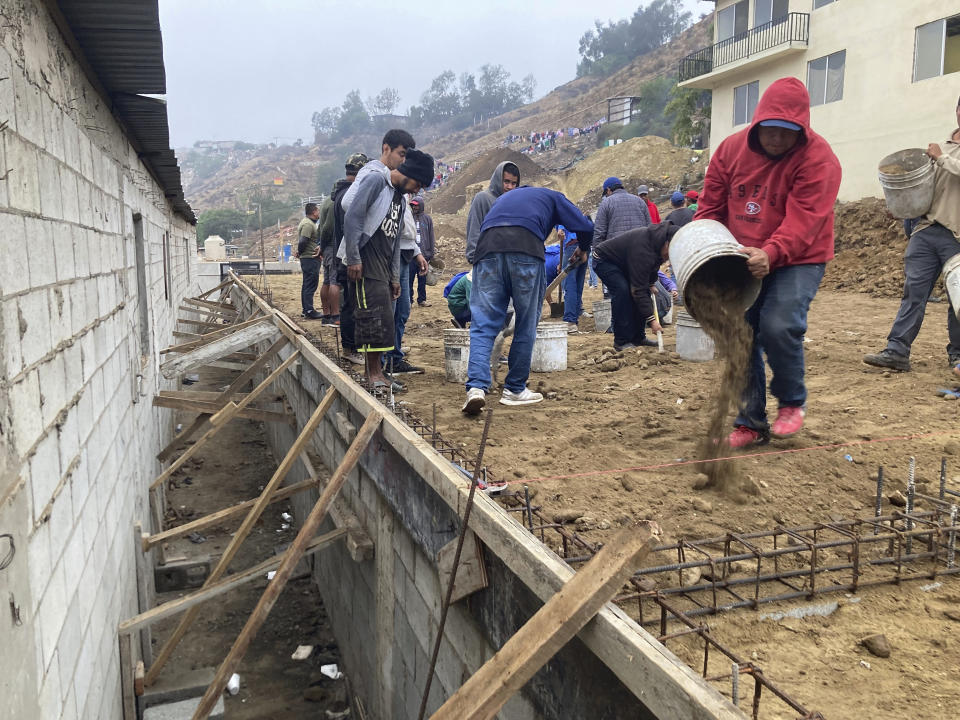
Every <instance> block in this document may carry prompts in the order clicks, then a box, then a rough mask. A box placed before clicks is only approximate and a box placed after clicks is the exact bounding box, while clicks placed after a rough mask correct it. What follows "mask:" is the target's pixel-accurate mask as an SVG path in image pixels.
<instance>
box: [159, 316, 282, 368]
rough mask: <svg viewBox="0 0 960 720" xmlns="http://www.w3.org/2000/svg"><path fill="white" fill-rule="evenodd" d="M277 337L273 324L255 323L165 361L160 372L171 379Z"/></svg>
mask: <svg viewBox="0 0 960 720" xmlns="http://www.w3.org/2000/svg"><path fill="white" fill-rule="evenodd" d="M278 336H279V333H278V331H277V328H276V327H275V326H274V325H273V323H269V322H264V323H257V324H255V325H251V326H250V327H245V328H242V329H240V330H236V331H234V332H232V333H230V334H228V335H224V336H223V337H221V338H217V339H216V340H214V341H213V342H211V343H207V344H206V345H204V346H202V347H198V348H196V349H195V350H191V351H189V352H186V353H183V354H182V355H178V356H177V357H175V358H172V359H170V360H167V361H166V362H164V363H163V364H162V365H160V372H161V374H162V375H163V376H164V377H165V378H168V379H172V378H175V377H177V376H179V375H182V374H183V373H186V372H189V371H191V370H196V369H197V368H201V367H203V366H204V365H209V364H210V363H211V362H213V361H215V360H219V359H220V358H222V357H223V356H224V355H229V354H230V353H233V352H236V351H237V350H243V349H244V348H248V347H250V346H251V345H255V344H257V343H259V342H263V341H264V340H273V339H274V338H276V337H278Z"/></svg>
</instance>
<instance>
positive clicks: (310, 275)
mask: <svg viewBox="0 0 960 720" xmlns="http://www.w3.org/2000/svg"><path fill="white" fill-rule="evenodd" d="M300 269H301V270H302V271H303V284H302V285H301V286H300V307H301V308H302V309H303V312H304V314H306V313H308V312H312V311H313V296H314V294H316V292H317V286H318V285H319V284H320V260H318V259H317V258H300Z"/></svg>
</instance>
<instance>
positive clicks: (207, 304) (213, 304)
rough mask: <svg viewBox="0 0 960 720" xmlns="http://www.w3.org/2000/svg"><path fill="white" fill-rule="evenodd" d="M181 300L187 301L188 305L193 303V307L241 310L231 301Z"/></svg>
mask: <svg viewBox="0 0 960 720" xmlns="http://www.w3.org/2000/svg"><path fill="white" fill-rule="evenodd" d="M181 302H183V303H186V304H187V305H192V306H193V307H201V308H214V309H217V308H226V309H228V310H232V311H233V312H239V310H237V308H236V306H235V305H233V304H232V303H229V302H217V301H216V300H198V299H197V298H184V299H183V300H181Z"/></svg>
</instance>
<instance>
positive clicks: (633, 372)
mask: <svg viewBox="0 0 960 720" xmlns="http://www.w3.org/2000/svg"><path fill="white" fill-rule="evenodd" d="M452 271H453V268H451V267H449V266H448V269H447V271H446V274H447V275H449V274H450V273H451V272H452ZM442 282H443V281H442ZM442 282H441V284H440V285H438V286H436V287H432V288H429V293H428V297H429V300H430V301H431V302H432V307H428V308H418V307H415V308H414V309H413V313H412V316H411V319H410V322H409V323H408V325H407V334H406V336H405V339H404V344H405V345H408V346H409V347H410V348H411V351H410V356H409V357H410V360H411V362H413V363H414V364H416V365H420V366H423V367H425V368H426V372H425V374H423V375H408V376H404V377H403V378H402V379H403V382H405V383H406V384H407V391H406V392H405V393H402V394H400V395H399V396H398V399H399V400H402V401H403V402H406V403H407V404H408V406H409V408H410V409H411V410H413V411H414V412H415V413H416V414H418V415H419V416H421V417H423V418H430V417H431V415H432V412H433V406H434V405H436V412H437V424H438V429H439V430H440V432H441V433H442V434H443V435H444V436H445V437H447V438H448V439H456V440H458V441H459V442H461V443H462V444H463V446H464V448H466V449H469V450H470V451H471V452H472V450H473V449H474V448H475V447H476V445H477V443H478V442H479V437H480V433H481V429H482V420H480V419H477V418H471V417H466V416H464V415H463V414H462V413H461V412H460V406H461V404H462V402H463V397H464V389H463V386H462V385H460V384H455V383H450V382H447V381H446V379H445V376H444V368H443V340H442V335H443V329H444V328H446V327H450V323H449V313H448V311H447V309H446V304H445V302H444V301H443V299H442V298H441V297H440V293H441V289H442ZM271 287H272V290H273V293H274V300H275V302H276V303H277V304H278V305H279V306H281V307H284V308H285V309H287V310H288V311H291V315H294V314H296V311H297V307H296V302H297V298H298V293H299V277H298V276H293V277H286V278H276V279H273V278H272V279H271ZM599 298H600V293H599V290H594V289H590V288H587V289H586V291H585V295H584V306H585V308H586V309H587V310H589V309H591V307H592V302H593V301H594V300H598V299H599ZM897 304H898V302H897V301H896V300H891V299H888V298H874V297H870V296H868V295H866V294H861V293H857V292H836V291H830V290H822V291H821V292H820V293H819V295H818V296H817V298H816V300H815V302H814V304H813V307H812V310H811V313H810V323H809V331H808V333H807V338H806V340H807V343H806V346H805V347H806V352H807V355H806V357H807V384H808V389H809V393H810V397H809V403H808V413H809V414H808V417H807V423H806V427H805V428H804V430H803V431H802V432H801V433H800V434H799V435H797V436H796V437H795V438H793V439H790V440H781V441H776V440H775V441H774V442H773V443H772V444H771V445H770V446H768V447H765V448H761V450H762V451H764V452H769V453H770V454H764V455H761V456H758V457H750V458H745V459H743V460H742V461H739V462H738V463H737V464H738V466H739V471H740V472H741V473H742V474H743V475H745V476H747V477H748V478H750V479H751V480H753V482H754V484H755V486H756V488H757V490H758V491H759V494H758V495H756V496H753V497H745V496H740V497H736V498H734V497H729V496H726V495H723V494H720V493H718V492H717V491H714V490H696V489H694V486H695V484H696V482H697V480H698V473H697V471H696V469H695V468H694V466H692V465H689V464H688V465H673V466H669V467H659V468H657V469H645V470H644V469H637V468H650V466H661V465H670V464H671V463H675V462H676V461H684V460H691V459H694V458H693V453H694V451H695V447H696V444H697V440H698V438H699V436H700V435H701V434H702V432H703V431H704V427H705V423H706V417H707V411H708V403H709V400H710V397H711V386H712V385H713V383H714V382H715V380H716V378H717V376H718V370H719V363H718V362H717V361H713V362H708V363H691V362H686V361H683V360H680V359H679V357H678V356H677V355H676V354H675V353H673V352H672V351H673V350H674V347H675V345H674V343H675V328H674V327H672V326H670V327H668V328H667V330H666V334H665V342H666V350H667V353H666V354H664V355H659V354H658V353H657V352H656V348H652V349H651V348H643V349H640V350H635V351H627V352H625V353H614V352H613V348H612V344H613V343H612V336H611V335H609V334H598V333H595V332H593V321H592V320H591V319H589V318H582V319H581V323H580V327H581V329H582V331H583V332H581V333H580V334H578V335H572V336H570V337H569V338H568V340H569V343H568V369H567V370H566V371H565V372H558V373H551V374H533V375H532V376H531V378H530V386H531V387H532V388H534V389H536V390H538V391H540V392H543V393H545V395H546V400H545V401H544V402H543V403H542V404H540V405H537V406H534V407H527V408H508V407H504V406H501V405H497V406H496V409H495V412H494V419H493V426H492V428H491V433H490V441H489V442H488V446H487V451H486V457H485V459H486V461H487V462H488V463H489V467H490V470H491V471H492V473H493V474H494V475H495V477H497V478H499V479H500V480H506V481H507V482H509V483H511V484H512V485H513V486H514V488H516V487H522V486H523V485H526V486H528V487H529V488H530V490H531V492H532V493H534V494H535V496H536V497H535V501H536V502H537V503H539V504H541V505H542V506H543V507H544V512H545V514H546V515H547V516H548V517H552V516H553V515H555V514H557V513H559V512H561V511H572V510H573V511H579V514H581V515H583V516H584V517H582V518H581V520H580V521H579V522H578V523H577V525H576V529H577V531H578V532H580V533H582V534H583V535H584V536H585V537H586V538H588V539H589V540H591V541H593V542H602V541H603V539H604V538H605V537H606V536H607V535H608V534H609V533H610V532H612V531H613V529H615V528H617V527H620V526H623V525H625V524H628V523H629V522H631V521H633V520H636V519H640V518H651V519H655V520H656V521H658V522H659V523H660V524H661V525H662V526H663V528H664V530H665V533H666V535H667V537H668V538H669V539H670V540H672V541H675V540H677V539H679V538H681V537H683V538H688V539H693V538H698V537H710V536H716V535H722V534H723V533H724V532H726V531H727V530H733V531H735V532H749V531H757V530H765V529H772V528H773V527H774V526H776V525H777V524H782V525H785V526H798V525H803V524H806V523H811V522H829V521H831V520H836V519H838V518H841V517H843V518H854V517H867V516H870V515H871V514H872V508H873V502H874V500H873V498H874V494H875V489H876V483H875V479H872V478H871V476H873V475H874V473H875V472H876V470H877V467H878V466H879V465H882V466H883V467H884V471H885V477H886V478H887V487H888V488H889V489H890V490H891V491H892V490H894V489H900V490H904V489H905V486H906V477H907V466H908V459H909V457H910V456H911V455H912V456H915V457H916V460H917V481H918V486H919V487H920V488H921V490H920V491H921V492H923V491H924V490H923V489H924V488H925V489H926V491H927V492H932V493H934V494H935V492H936V487H937V481H938V474H939V468H940V459H941V457H942V456H946V457H947V462H948V477H949V478H950V479H949V481H948V487H952V488H954V489H958V490H960V443H958V435H960V432H958V431H957V416H958V409H960V405H958V403H957V402H951V401H947V400H942V399H940V398H939V397H938V396H937V395H936V390H937V388H939V387H945V386H950V387H952V386H954V385H956V384H957V381H956V379H955V378H952V377H951V375H950V373H949V368H948V366H947V360H946V353H945V350H944V346H945V343H946V333H945V328H944V325H945V317H944V315H945V313H946V311H947V305H946V304H945V303H941V304H939V305H937V304H931V305H930V306H929V312H928V317H927V322H926V323H925V325H924V328H923V330H922V332H921V333H920V336H919V338H918V339H917V341H916V343H915V344H914V348H913V356H912V363H913V368H914V369H913V371H912V372H910V373H903V374H900V373H889V372H883V371H881V370H878V369H875V368H871V367H868V366H866V365H864V364H863V363H862V362H861V358H862V355H863V354H864V353H866V352H873V351H877V350H879V349H880V348H882V347H883V346H884V342H885V335H886V332H887V330H888V329H889V325H890V322H891V321H892V318H893V316H894V314H895V312H896V308H897ZM302 322H304V323H305V324H306V326H307V327H310V329H311V330H312V331H317V328H316V327H313V326H314V325H318V324H319V323H316V322H311V321H302ZM323 332H331V331H330V330H329V329H325V330H324V331H323ZM501 379H502V376H501ZM489 397H490V398H491V400H494V401H495V399H496V395H491V396H489ZM929 434H933V435H932V436H928V437H922V438H916V439H912V440H908V441H905V440H896V441H886V440H885V439H886V438H891V437H899V436H913V435H929ZM837 443H862V444H858V445H853V446H849V447H843V448H833V449H831V448H823V449H819V448H818V447H817V446H821V445H832V444H837ZM784 450H791V451H800V452H790V453H786V454H776V453H777V452H779V451H784ZM848 455H849V459H848V458H847V457H846V456H848ZM703 501H706V502H705V503H704V502H703ZM695 503H696V507H695ZM921 507H922V505H921ZM887 508H888V509H889V506H887ZM840 597H841V599H843V598H842V596H840ZM827 599H828V600H829V599H832V598H829V597H828V598H827ZM860 599H861V601H860V602H859V604H855V605H852V604H851V605H847V606H845V607H843V608H842V609H841V610H840V611H839V612H837V613H835V614H834V615H832V616H830V617H827V618H820V617H818V618H811V619H804V620H786V621H782V622H775V621H769V620H766V621H761V620H759V615H761V614H762V613H756V612H754V611H751V610H742V611H736V612H731V613H727V614H725V615H723V616H720V617H717V618H709V619H708V620H707V621H706V622H707V623H708V624H709V626H710V627H711V628H713V629H714V630H715V632H714V634H715V636H716V637H718V638H719V639H720V640H721V642H724V643H726V644H728V645H729V646H730V647H731V648H733V649H734V650H735V651H736V652H738V653H740V654H741V655H744V656H749V655H750V654H751V653H752V652H756V653H757V662H758V664H759V665H760V666H761V667H763V669H764V671H765V673H766V675H767V676H768V677H769V678H771V679H772V680H773V681H774V682H776V683H778V684H781V685H782V686H783V687H784V689H785V690H787V692H789V693H790V694H792V695H793V696H794V697H796V698H797V699H799V700H800V701H801V702H803V703H804V704H806V706H807V707H808V708H812V709H818V710H821V711H822V712H823V713H824V715H825V716H826V717H827V718H831V719H833V718H856V717H873V718H895V717H897V718H899V717H901V716H902V712H903V710H902V709H903V707H904V705H905V701H906V702H907V703H908V706H909V707H910V708H911V711H912V714H915V715H917V716H919V717H941V716H943V707H944V704H945V703H951V702H952V701H954V702H955V701H956V699H957V697H960V682H958V680H957V679H956V677H955V675H953V674H950V675H949V677H948V676H947V673H946V671H945V670H944V668H950V667H956V666H957V665H958V663H960V646H958V645H957V643H956V641H955V640H953V639H949V638H952V637H955V634H956V630H957V627H956V625H955V624H953V621H951V620H950V619H948V618H947V617H946V616H945V615H944V614H943V613H942V612H941V609H942V607H948V606H949V604H950V603H954V602H956V600H958V599H960V583H958V582H957V581H956V580H955V579H944V580H943V585H942V587H940V588H939V589H935V590H931V591H929V592H923V591H921V590H919V588H918V586H916V585H915V584H911V585H907V586H904V587H903V588H900V589H895V588H892V587H891V588H877V589H869V590H865V591H864V592H862V593H861V594H860ZM786 607H789V605H775V606H764V607H763V612H772V611H774V610H781V609H785V608H786ZM873 632H883V633H886V634H887V637H888V639H889V640H890V643H891V645H893V647H894V650H893V654H892V655H891V657H890V658H889V659H880V658H875V657H873V656H869V660H868V662H869V664H870V669H867V668H866V667H864V666H862V665H860V660H861V659H864V658H865V657H867V656H866V655H865V652H866V651H865V650H863V648H861V647H859V646H858V644H857V641H858V639H859V638H860V637H863V636H865V635H868V634H871V633H873ZM671 648H672V649H674V650H675V651H677V652H678V653H680V654H681V655H684V646H683V643H682V642H680V641H677V642H675V643H673V644H671ZM688 654H689V657H688V659H689V661H690V662H691V664H692V665H693V666H695V667H696V666H697V665H698V663H702V650H697V651H691V652H690V653H688ZM711 668H713V666H711ZM712 671H713V670H712ZM726 671H727V672H728V671H729V668H727V669H726ZM867 683H869V691H868V690H867ZM718 687H720V688H721V690H726V689H727V686H726V685H724V684H721V685H719V686H718ZM751 692H752V690H751ZM742 694H743V695H747V696H748V697H747V698H746V699H744V700H743V701H742V702H743V705H742V706H743V707H744V708H745V709H749V693H745V692H742ZM762 707H763V708H764V709H763V712H762V713H761V717H783V718H789V717H793V716H792V715H791V714H790V713H789V712H783V713H782V714H778V712H781V711H785V710H786V706H783V705H780V704H779V703H777V702H776V701H775V700H771V699H767V700H766V701H765V702H764V705H763V706H762Z"/></svg>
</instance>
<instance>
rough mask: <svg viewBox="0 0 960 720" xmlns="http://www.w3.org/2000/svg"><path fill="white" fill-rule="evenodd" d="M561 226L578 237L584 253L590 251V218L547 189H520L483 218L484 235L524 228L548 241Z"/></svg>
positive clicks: (512, 191)
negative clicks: (501, 228) (556, 227)
mask: <svg viewBox="0 0 960 720" xmlns="http://www.w3.org/2000/svg"><path fill="white" fill-rule="evenodd" d="M557 225H563V226H564V227H566V229H567V230H569V231H570V232H574V233H576V234H577V242H578V244H579V246H580V249H581V250H584V251H588V250H590V243H591V241H592V239H593V223H592V222H591V221H590V218H588V217H587V216H586V215H584V214H583V213H582V212H580V209H579V208H578V207H577V206H576V205H574V204H573V203H572V202H570V201H569V200H568V199H567V197H566V196H565V195H564V194H563V193H559V192H557V191H556V190H550V189H549V188H543V187H519V188H517V189H516V190H511V191H510V192H508V193H504V194H503V195H501V196H500V197H499V198H497V201H496V202H495V203H494V204H493V207H491V208H490V211H489V212H488V213H487V215H486V217H485V218H484V219H483V225H482V226H481V229H480V232H481V233H483V232H484V231H485V230H489V229H490V228H496V227H522V228H524V229H526V230H529V231H530V232H531V233H533V234H534V235H536V236H537V237H538V238H540V240H541V241H545V240H546V239H547V236H548V235H550V232H551V231H552V230H553V228H554V227H555V226H557Z"/></svg>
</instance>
